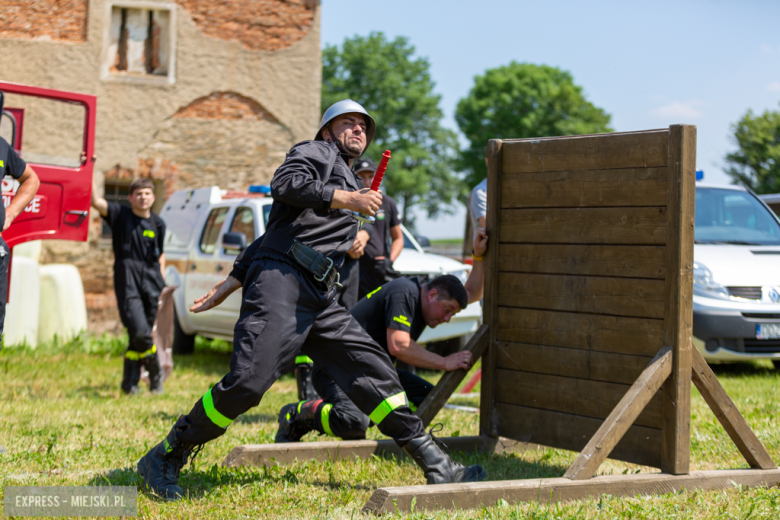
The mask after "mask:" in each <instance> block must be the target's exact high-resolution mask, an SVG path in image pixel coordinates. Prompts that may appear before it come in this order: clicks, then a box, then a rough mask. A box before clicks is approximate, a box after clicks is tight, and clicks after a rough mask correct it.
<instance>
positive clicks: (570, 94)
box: [455, 61, 612, 186]
mask: <svg viewBox="0 0 780 520" xmlns="http://www.w3.org/2000/svg"><path fill="white" fill-rule="evenodd" d="M455 121H456V122H457V124H458V127H459V128H460V131H461V132H463V134H464V135H465V136H466V138H467V139H468V140H469V142H470V145H469V147H468V148H466V149H465V150H462V151H461V153H460V160H459V162H460V169H461V170H462V171H463V172H465V173H466V181H467V183H468V185H469V186H474V185H476V184H478V183H479V182H480V181H481V180H482V179H484V178H485V147H486V146H487V143H488V140H489V139H502V138H503V139H508V138H524V137H547V136H555V135H575V134H594V133H600V132H611V131H612V129H611V128H610V127H609V122H610V115H609V114H607V113H606V112H604V110H602V109H600V108H598V107H596V106H594V105H593V104H592V103H591V102H589V101H588V100H587V99H585V96H584V95H583V93H582V87H580V86H578V85H575V84H574V79H573V78H572V76H571V74H569V73H568V72H566V71H563V70H560V69H557V68H555V67H548V66H546V65H533V64H530V63H516V62H514V61H513V62H512V63H510V64H509V65H506V66H504V67H498V68H495V69H489V70H488V71H486V72H485V74H484V75H482V76H477V77H475V78H474V86H473V87H472V89H471V91H470V92H469V93H468V95H467V96H466V97H465V98H463V99H461V100H460V101H459V102H458V106H457V109H456V111H455Z"/></svg>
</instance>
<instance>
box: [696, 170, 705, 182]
mask: <svg viewBox="0 0 780 520" xmlns="http://www.w3.org/2000/svg"><path fill="white" fill-rule="evenodd" d="M703 178H704V170H696V180H697V181H700V180H702V179H703Z"/></svg>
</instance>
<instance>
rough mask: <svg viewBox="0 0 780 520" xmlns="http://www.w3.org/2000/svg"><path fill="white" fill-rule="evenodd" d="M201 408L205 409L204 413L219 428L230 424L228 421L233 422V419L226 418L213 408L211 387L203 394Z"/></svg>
mask: <svg viewBox="0 0 780 520" xmlns="http://www.w3.org/2000/svg"><path fill="white" fill-rule="evenodd" d="M203 409H204V410H206V415H207V416H208V418H209V419H211V422H213V423H214V424H216V425H217V426H219V427H220V428H227V427H228V426H230V423H232V422H233V419H228V418H227V417H225V416H224V415H222V414H221V413H219V411H218V410H217V409H216V408H214V399H213V398H212V397H211V389H209V391H208V392H206V393H205V394H203Z"/></svg>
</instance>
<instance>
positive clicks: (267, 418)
mask: <svg viewBox="0 0 780 520" xmlns="http://www.w3.org/2000/svg"><path fill="white" fill-rule="evenodd" d="M277 419H278V417H277V416H276V415H270V414H267V413H257V414H245V415H239V416H238V417H236V420H235V421H233V422H237V423H241V424H256V423H260V422H271V423H276V421H277Z"/></svg>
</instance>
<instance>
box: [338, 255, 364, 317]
mask: <svg viewBox="0 0 780 520" xmlns="http://www.w3.org/2000/svg"><path fill="white" fill-rule="evenodd" d="M358 263H359V260H358V259H357V258H350V257H346V259H344V265H342V266H341V269H339V276H340V277H341V280H340V283H341V285H343V286H344V287H343V289H340V290H339V303H340V304H341V306H342V307H344V308H345V309H347V310H349V309H351V308H352V307H354V306H355V304H356V303H357V302H358V289H359V288H360V267H359V265H358Z"/></svg>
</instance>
